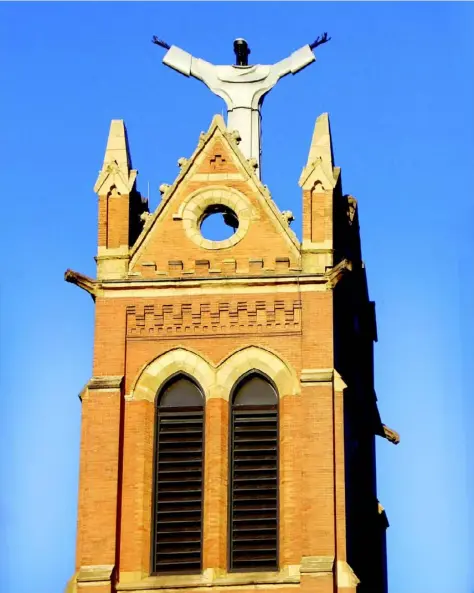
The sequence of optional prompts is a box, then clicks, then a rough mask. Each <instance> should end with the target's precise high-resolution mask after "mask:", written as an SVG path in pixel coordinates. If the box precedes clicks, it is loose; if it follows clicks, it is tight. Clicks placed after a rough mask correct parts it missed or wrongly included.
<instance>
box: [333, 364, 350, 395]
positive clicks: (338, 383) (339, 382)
mask: <svg viewBox="0 0 474 593" xmlns="http://www.w3.org/2000/svg"><path fill="white" fill-rule="evenodd" d="M344 389H347V385H346V383H345V382H344V380H343V379H342V377H341V375H340V374H339V373H338V372H337V371H336V369H334V390H335V391H338V392H343V391H344Z"/></svg>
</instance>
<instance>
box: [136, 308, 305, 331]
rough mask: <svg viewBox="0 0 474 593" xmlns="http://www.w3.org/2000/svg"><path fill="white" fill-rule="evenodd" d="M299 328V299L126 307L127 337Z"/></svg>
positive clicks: (298, 329)
mask: <svg viewBox="0 0 474 593" xmlns="http://www.w3.org/2000/svg"><path fill="white" fill-rule="evenodd" d="M288 332H292V333H293V332H298V333H299V332H301V301H298V300H290V299H287V300H278V301H271V302H268V301H263V300H254V301H244V302H233V303H229V302H219V303H212V304H211V303H197V304H181V305H156V306H155V305H144V306H143V307H136V306H132V305H131V306H129V307H127V337H128V338H142V339H146V338H151V339H153V338H158V337H159V338H160V339H162V338H166V337H170V338H174V337H176V336H177V335H184V336H206V335H235V334H255V333H265V334H268V333H271V334H275V333H288Z"/></svg>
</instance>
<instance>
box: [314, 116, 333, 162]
mask: <svg viewBox="0 0 474 593" xmlns="http://www.w3.org/2000/svg"><path fill="white" fill-rule="evenodd" d="M318 159H321V160H322V162H323V163H324V165H326V166H327V167H328V168H330V169H332V168H333V166H334V155H333V151H332V139H331V126H330V124H329V114H327V113H322V114H321V115H320V116H319V117H318V118H317V120H316V125H315V126H314V132H313V138H312V140H311V148H310V149H309V155H308V165H311V164H312V163H315V162H316V161H317V160H318Z"/></svg>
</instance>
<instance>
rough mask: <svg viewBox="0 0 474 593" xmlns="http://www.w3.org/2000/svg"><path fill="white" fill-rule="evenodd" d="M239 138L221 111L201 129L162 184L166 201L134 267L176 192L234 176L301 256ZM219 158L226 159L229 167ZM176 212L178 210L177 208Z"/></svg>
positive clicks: (151, 221)
mask: <svg viewBox="0 0 474 593" xmlns="http://www.w3.org/2000/svg"><path fill="white" fill-rule="evenodd" d="M238 140H239V139H238V136H237V134H236V133H235V132H233V133H229V132H228V131H227V129H226V127H225V124H224V120H223V118H222V117H221V116H220V115H216V116H214V118H213V120H212V123H211V126H210V128H209V130H208V132H207V133H201V136H200V139H199V143H198V146H197V147H196V150H195V151H194V153H193V155H192V156H191V157H190V158H189V159H180V162H179V165H180V168H181V170H180V173H179V175H178V176H177V178H176V179H175V181H174V183H173V184H172V185H170V186H162V187H161V188H160V190H161V191H162V193H163V196H162V201H161V203H160V204H159V206H158V208H157V209H156V210H155V212H154V213H153V214H151V215H150V216H149V217H148V219H147V220H146V222H145V226H144V228H143V230H142V232H141V234H140V236H139V237H138V239H137V241H136V242H135V245H134V246H133V247H132V249H131V261H130V270H131V269H132V268H133V266H134V265H135V263H136V262H137V261H138V260H139V258H140V257H141V253H142V252H143V250H146V246H147V244H148V243H149V241H150V240H151V237H152V235H153V234H154V229H155V228H156V226H157V225H158V224H159V221H160V220H161V219H162V218H163V217H165V216H166V214H165V213H166V212H167V209H168V206H169V205H170V204H171V203H172V202H173V201H174V197H175V196H176V194H177V193H178V192H182V193H183V196H180V199H181V201H184V200H186V194H187V193H190V192H192V190H193V186H194V185H196V184H198V183H199V182H204V181H206V182H208V183H209V184H212V185H213V186H216V185H219V186H220V187H221V188H225V187H226V185H229V184H230V180H233V181H236V182H237V181H238V182H243V183H246V184H248V185H249V186H251V187H252V189H253V191H254V192H255V195H256V196H258V202H259V206H260V207H261V209H262V212H265V213H266V214H267V218H268V219H269V220H271V222H272V224H273V227H274V229H275V231H276V233H278V234H279V235H280V236H282V237H283V238H284V241H285V244H286V246H287V249H288V251H289V253H290V254H291V256H292V259H299V256H300V250H299V247H300V246H299V242H298V239H297V238H296V235H295V234H294V233H293V231H292V230H291V229H290V228H289V226H288V223H287V220H286V219H285V217H284V215H283V214H282V213H281V212H280V210H279V209H278V207H277V206H276V204H275V203H274V202H273V200H272V198H271V196H270V193H269V191H268V189H267V188H266V186H264V185H263V184H262V183H261V181H260V180H259V179H258V177H257V176H256V175H255V169H254V167H253V165H252V162H251V161H249V160H248V159H247V158H246V157H245V156H244V155H243V154H242V152H241V151H240V149H239V147H238ZM211 153H212V155H211ZM210 155H211V158H210ZM215 157H219V158H215ZM219 161H224V162H225V167H223V165H222V162H219ZM213 162H214V163H215V165H213ZM222 170H225V173H222V172H221V171H222ZM174 208H175V209H176V210H178V208H179V205H178V204H177V203H176V204H174ZM173 214H175V213H174V212H173Z"/></svg>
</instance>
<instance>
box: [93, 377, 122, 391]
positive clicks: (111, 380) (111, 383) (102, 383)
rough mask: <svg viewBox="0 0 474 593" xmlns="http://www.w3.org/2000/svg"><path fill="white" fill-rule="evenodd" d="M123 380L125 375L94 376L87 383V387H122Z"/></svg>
mask: <svg viewBox="0 0 474 593" xmlns="http://www.w3.org/2000/svg"><path fill="white" fill-rule="evenodd" d="M122 382H123V375H109V376H104V377H92V379H91V380H90V381H89V383H88V384H87V389H89V390H92V389H100V390H103V389H120V388H121V386H122Z"/></svg>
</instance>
